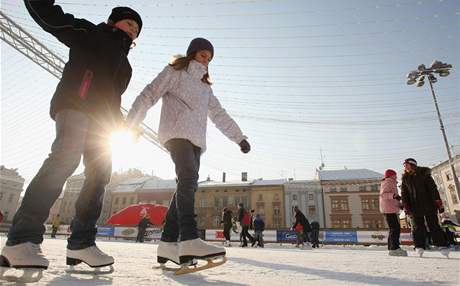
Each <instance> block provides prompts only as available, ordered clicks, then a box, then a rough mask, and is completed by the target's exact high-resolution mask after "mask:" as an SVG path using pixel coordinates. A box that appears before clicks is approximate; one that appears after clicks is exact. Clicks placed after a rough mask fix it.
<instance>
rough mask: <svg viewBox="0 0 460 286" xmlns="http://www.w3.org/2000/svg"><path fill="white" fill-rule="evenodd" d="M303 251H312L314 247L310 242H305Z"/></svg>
mask: <svg viewBox="0 0 460 286" xmlns="http://www.w3.org/2000/svg"><path fill="white" fill-rule="evenodd" d="M301 249H305V250H312V249H313V247H311V244H310V243H309V242H305V244H304V245H302V247H301Z"/></svg>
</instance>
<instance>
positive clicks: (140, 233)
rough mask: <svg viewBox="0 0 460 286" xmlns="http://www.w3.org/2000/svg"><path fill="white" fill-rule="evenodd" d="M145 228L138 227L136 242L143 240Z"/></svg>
mask: <svg viewBox="0 0 460 286" xmlns="http://www.w3.org/2000/svg"><path fill="white" fill-rule="evenodd" d="M146 230H147V229H146V228H144V227H140V228H139V230H138V232H137V237H136V242H144V237H145V231H146Z"/></svg>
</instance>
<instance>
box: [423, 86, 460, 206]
mask: <svg viewBox="0 0 460 286" xmlns="http://www.w3.org/2000/svg"><path fill="white" fill-rule="evenodd" d="M428 81H429V82H430V89H431V95H432V96H433V100H434V105H435V107H436V112H437V113H438V119H439V125H440V126H441V132H442V137H443V138H444V143H445V144H446V149H447V156H449V165H450V170H451V171H452V176H453V177H454V178H453V179H454V184H455V188H456V190H457V196H458V198H460V183H459V181H458V177H457V174H456V173H455V167H454V160H453V159H452V154H451V152H450V147H449V143H448V142H447V136H446V131H445V130H444V124H443V123H442V119H441V113H440V112H439V107H438V101H437V99H436V94H435V93H434V89H433V84H432V83H431V80H430V79H429V78H428Z"/></svg>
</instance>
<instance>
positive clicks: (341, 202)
mask: <svg viewBox="0 0 460 286" xmlns="http://www.w3.org/2000/svg"><path fill="white" fill-rule="evenodd" d="M331 206H332V210H333V211H348V198H346V197H345V198H332V199H331Z"/></svg>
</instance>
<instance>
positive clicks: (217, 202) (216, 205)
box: [214, 198, 220, 208]
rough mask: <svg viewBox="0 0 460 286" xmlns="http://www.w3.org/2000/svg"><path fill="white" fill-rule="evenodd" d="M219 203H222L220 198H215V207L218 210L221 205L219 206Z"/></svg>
mask: <svg viewBox="0 0 460 286" xmlns="http://www.w3.org/2000/svg"><path fill="white" fill-rule="evenodd" d="M219 201H220V200H219V198H214V206H215V207H216V208H218V207H220V204H219V203H220V202H219Z"/></svg>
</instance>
